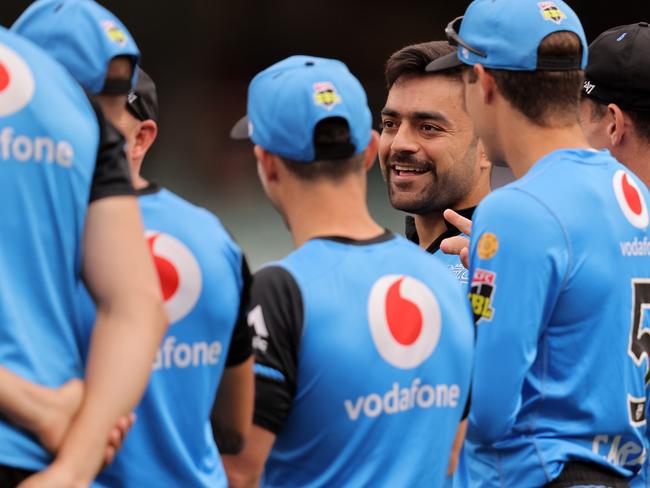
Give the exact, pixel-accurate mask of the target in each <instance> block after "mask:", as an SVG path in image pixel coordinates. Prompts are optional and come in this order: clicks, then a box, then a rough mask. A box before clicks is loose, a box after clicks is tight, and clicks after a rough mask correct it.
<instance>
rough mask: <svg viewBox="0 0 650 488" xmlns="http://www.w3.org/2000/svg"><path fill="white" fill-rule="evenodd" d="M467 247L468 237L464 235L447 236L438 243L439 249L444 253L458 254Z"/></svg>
mask: <svg viewBox="0 0 650 488" xmlns="http://www.w3.org/2000/svg"><path fill="white" fill-rule="evenodd" d="M468 247H469V239H468V238H467V237H465V236H455V237H448V238H447V239H444V240H443V241H442V242H441V243H440V250H441V251H442V252H444V253H445V254H457V255H458V254H460V253H461V251H462V250H463V249H467V248H468Z"/></svg>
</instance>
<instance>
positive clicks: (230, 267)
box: [82, 189, 250, 488]
mask: <svg viewBox="0 0 650 488" xmlns="http://www.w3.org/2000/svg"><path fill="white" fill-rule="evenodd" d="M138 201H139V205H140V209H141V211H142V217H143V220H144V225H145V228H146V230H147V231H146V232H147V234H146V235H147V241H148V243H149V247H150V249H151V252H152V254H153V256H154V261H155V264H156V268H157V270H158V275H159V278H160V283H161V287H162V292H163V298H164V300H165V308H166V310H167V313H168V315H169V319H170V327H169V330H168V332H167V334H166V335H165V337H164V339H163V340H162V342H161V345H160V349H159V351H158V353H157V355H156V358H155V362H154V364H153V372H152V375H151V379H150V382H149V385H148V387H147V390H146V391H145V394H144V396H143V398H142V400H141V402H140V404H139V405H138V407H137V408H136V410H135V413H136V416H137V421H136V423H135V425H134V426H133V428H132V429H131V431H130V432H129V434H128V435H127V437H126V440H125V442H124V445H123V446H122V449H121V450H120V452H119V453H118V456H117V457H116V458H115V461H114V462H113V463H112V464H111V465H109V466H108V467H107V468H106V469H105V470H104V471H102V473H101V474H100V476H99V477H98V478H97V480H96V482H95V486H106V487H110V488H116V487H144V486H146V487H152V488H154V487H160V488H167V487H175V486H178V487H181V486H183V487H185V486H187V487H190V486H191V487H219V486H224V487H225V486H227V480H226V477H225V472H224V470H223V466H222V464H221V459H220V457H219V453H218V451H217V447H216V444H215V441H214V437H213V433H212V428H211V424H210V412H211V409H212V405H213V402H214V398H215V393H216V391H217V387H218V385H219V381H220V379H221V376H222V374H223V370H224V365H225V364H226V358H227V357H229V352H230V351H229V346H230V344H231V338H232V336H233V330H234V328H235V323H236V322H237V319H238V317H239V315H240V313H239V308H240V297H241V292H242V287H243V286H244V277H243V276H242V267H243V265H244V263H243V256H242V253H241V251H240V249H239V247H238V246H237V245H236V244H235V243H234V241H233V240H232V238H231V237H230V235H229V234H228V232H227V231H226V230H225V229H224V228H223V226H222V225H221V223H220V221H219V219H218V218H217V217H215V216H214V215H213V214H212V213H210V212H208V211H207V210H205V209H202V208H199V207H196V206H194V205H192V204H190V203H188V202H187V201H185V200H183V199H181V198H180V197H178V196H176V195H174V194H173V193H171V192H169V191H167V190H165V189H162V190H159V191H155V192H153V193H149V194H145V195H142V196H140V197H139V198H138ZM82 303H83V308H84V310H83V315H84V316H85V317H86V319H85V323H86V324H87V328H86V336H89V335H90V331H91V327H90V326H91V325H92V323H93V319H94V306H93V304H92V301H91V300H90V298H89V296H88V294H87V293H86V292H85V291H84V292H83V293H82ZM244 330H246V329H244ZM86 340H88V339H86ZM248 351H249V352H248V354H249V355H250V339H249V340H248Z"/></svg>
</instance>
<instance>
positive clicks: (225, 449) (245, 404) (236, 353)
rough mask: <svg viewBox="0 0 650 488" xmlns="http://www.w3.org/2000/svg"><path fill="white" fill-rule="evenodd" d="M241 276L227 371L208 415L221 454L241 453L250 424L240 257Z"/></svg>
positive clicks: (251, 384) (245, 278)
mask: <svg viewBox="0 0 650 488" xmlns="http://www.w3.org/2000/svg"><path fill="white" fill-rule="evenodd" d="M240 274H241V278H242V287H241V293H240V300H239V313H238V316H237V321H236V323H235V328H234V330H233V334H232V338H231V339H230V347H229V348H228V357H227V358H226V369H225V370H224V373H223V377H222V378H221V382H220V383H219V389H218V390H217V395H216V398H215V402H214V406H213V408H212V413H211V415H210V419H211V423H212V432H213V434H214V439H215V441H216V443H217V447H218V448H219V452H220V453H221V454H238V453H239V452H241V450H242V448H243V447H244V443H245V441H246V438H247V437H248V434H249V432H250V428H251V424H252V420H253V399H254V396H255V380H254V376H253V347H252V335H251V331H250V327H249V326H248V323H247V320H246V313H247V311H248V308H249V305H250V292H251V290H250V287H251V281H252V280H251V275H250V271H249V270H248V264H247V263H246V258H244V257H243V256H242V260H241V271H240Z"/></svg>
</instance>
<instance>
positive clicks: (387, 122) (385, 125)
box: [381, 120, 395, 129]
mask: <svg viewBox="0 0 650 488" xmlns="http://www.w3.org/2000/svg"><path fill="white" fill-rule="evenodd" d="M381 127H382V129H393V128H394V127H395V122H393V121H392V120H384V121H382V123H381Z"/></svg>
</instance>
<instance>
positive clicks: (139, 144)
mask: <svg viewBox="0 0 650 488" xmlns="http://www.w3.org/2000/svg"><path fill="white" fill-rule="evenodd" d="M157 136H158V125H157V124H156V123H155V122H154V121H153V120H145V121H143V122H140V128H139V129H138V133H137V134H136V135H135V145H134V146H133V148H131V157H132V158H133V159H134V160H136V161H139V160H141V159H144V157H145V155H146V154H147V151H149V148H150V147H151V145H152V144H153V143H154V141H155V140H156V137H157Z"/></svg>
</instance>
